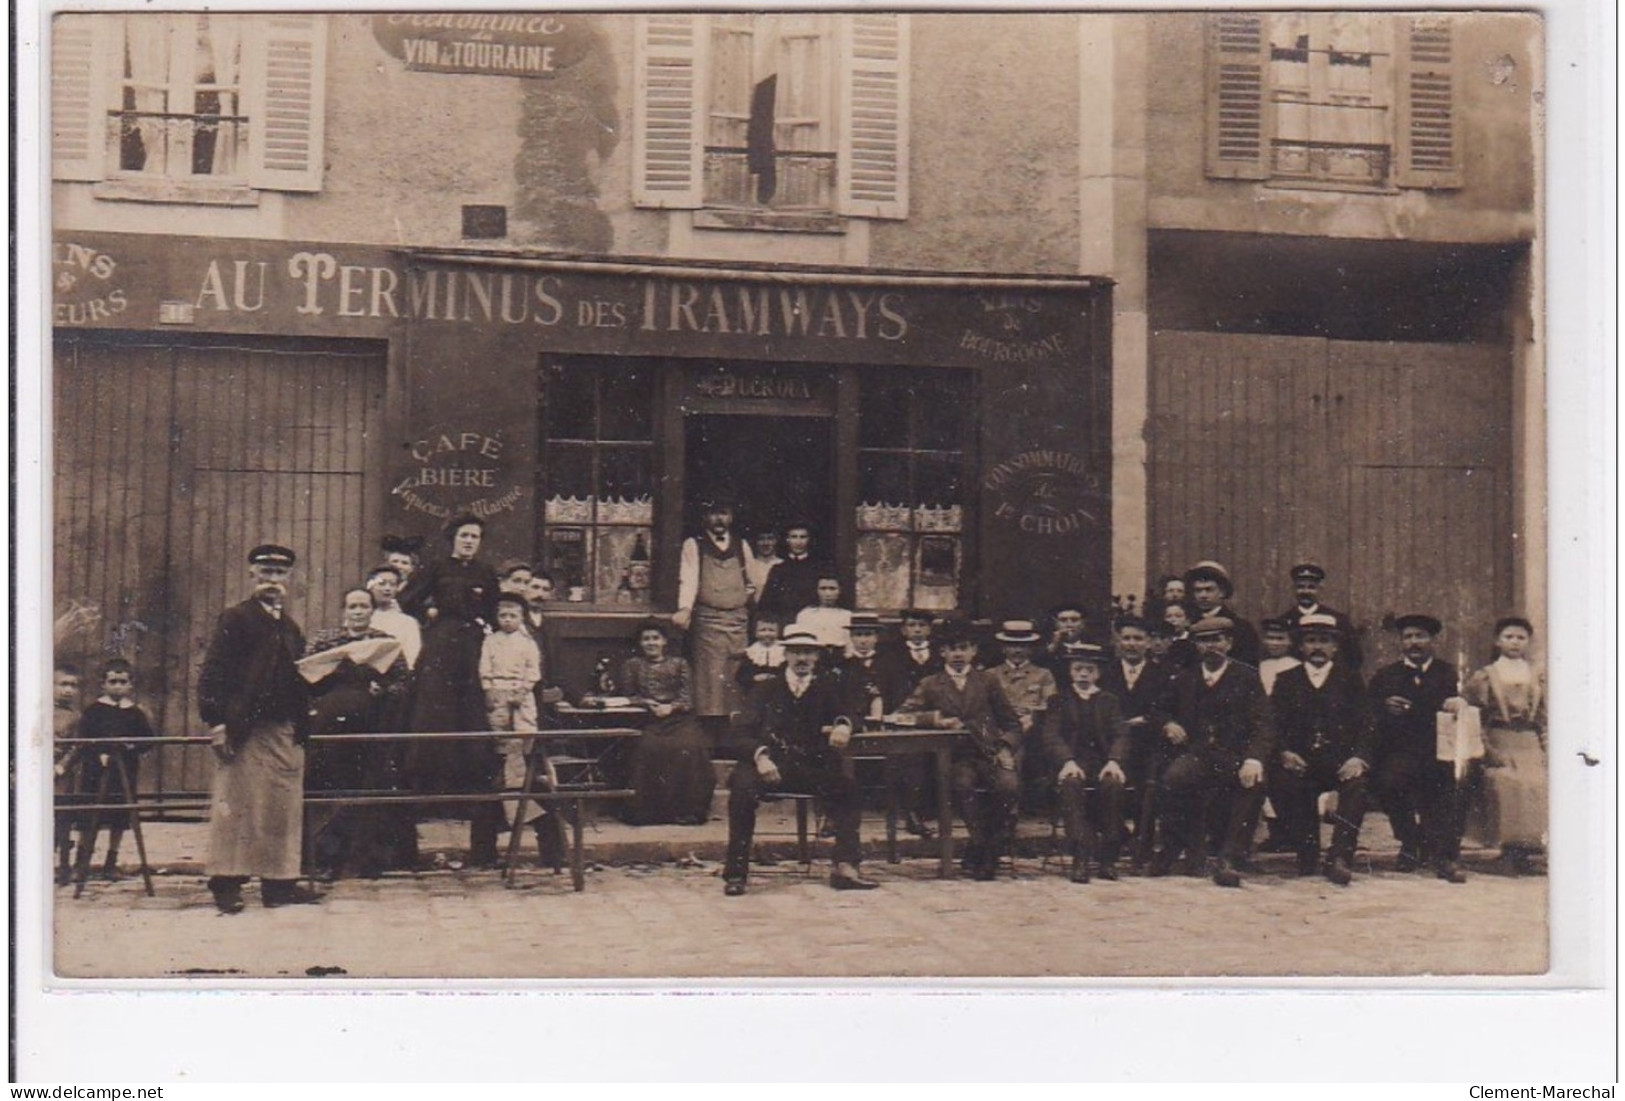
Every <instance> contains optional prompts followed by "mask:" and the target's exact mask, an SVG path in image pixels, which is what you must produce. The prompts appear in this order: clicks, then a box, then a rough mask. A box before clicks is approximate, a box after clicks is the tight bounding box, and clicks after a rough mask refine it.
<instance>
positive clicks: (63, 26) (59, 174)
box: [51, 14, 115, 180]
mask: <svg viewBox="0 0 1625 1101" xmlns="http://www.w3.org/2000/svg"><path fill="white" fill-rule="evenodd" d="M113 18H115V17H113V16H109V15H105V14H62V15H58V16H56V18H55V19H53V20H52V21H51V177H52V179H57V180H99V179H101V178H102V175H103V170H102V165H103V160H104V156H103V155H104V152H105V150H106V147H107V109H108V106H109V101H108V95H107V82H106V81H105V80H104V79H102V78H103V74H104V70H105V65H104V64H103V61H104V58H103V56H102V51H101V39H102V38H103V37H104V36H103V35H102V34H101V33H100V31H99V30H98V28H100V27H101V26H102V25H104V24H105V23H106V22H107V21H108V20H110V19H113Z"/></svg>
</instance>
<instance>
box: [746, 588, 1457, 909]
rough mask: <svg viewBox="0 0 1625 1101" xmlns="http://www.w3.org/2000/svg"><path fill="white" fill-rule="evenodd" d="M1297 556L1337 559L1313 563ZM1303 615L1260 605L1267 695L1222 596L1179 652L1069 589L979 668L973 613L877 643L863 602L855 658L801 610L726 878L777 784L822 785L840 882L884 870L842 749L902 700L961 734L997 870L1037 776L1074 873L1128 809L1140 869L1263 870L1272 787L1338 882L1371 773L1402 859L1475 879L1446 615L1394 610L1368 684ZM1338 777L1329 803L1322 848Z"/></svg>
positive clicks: (1406, 864) (1119, 847)
mask: <svg viewBox="0 0 1625 1101" xmlns="http://www.w3.org/2000/svg"><path fill="white" fill-rule="evenodd" d="M1215 569H1216V570H1218V571H1219V572H1220V573H1221V574H1222V567H1218V566H1217V565H1216V564H1214V563H1203V564H1200V565H1199V566H1198V567H1196V568H1195V569H1194V570H1193V571H1192V573H1191V574H1188V575H1187V576H1186V581H1187V583H1188V584H1192V585H1196V584H1202V583H1205V582H1206V581H1208V580H1211V577H1210V574H1211V573H1212V571H1213V570H1215ZM1204 571H1206V572H1204ZM1300 571H1303V572H1305V573H1310V572H1318V573H1320V575H1321V576H1324V573H1323V571H1319V570H1318V567H1314V566H1303V567H1298V568H1296V569H1295V570H1294V574H1295V576H1296V575H1297V574H1298V573H1299V572H1300ZM1222 580H1223V581H1225V582H1228V577H1227V576H1224V577H1223V578H1222ZM1299 611H1300V614H1298V615H1296V616H1295V617H1292V619H1291V620H1290V621H1289V620H1286V619H1282V620H1275V621H1266V622H1265V625H1264V626H1265V641H1266V642H1270V641H1272V636H1273V641H1275V642H1276V645H1275V646H1274V647H1273V648H1271V649H1268V650H1266V651H1265V652H1267V653H1269V654H1271V655H1272V656H1271V657H1267V658H1265V659H1264V660H1263V661H1262V662H1261V664H1264V665H1265V666H1266V667H1267V674H1268V678H1267V679H1268V680H1269V681H1270V687H1269V689H1268V691H1266V687H1265V679H1266V677H1264V676H1261V674H1260V669H1259V667H1258V666H1257V665H1254V664H1249V663H1246V662H1243V661H1242V660H1240V658H1239V657H1237V656H1235V654H1234V652H1233V651H1234V649H1235V647H1236V644H1237V639H1238V637H1240V636H1243V635H1248V636H1250V638H1251V639H1252V640H1254V641H1256V640H1257V639H1258V634H1257V633H1256V632H1255V631H1254V630H1253V628H1252V627H1251V626H1250V625H1249V624H1247V623H1246V622H1245V621H1244V620H1240V619H1239V617H1237V616H1235V614H1234V613H1233V612H1230V610H1229V609H1227V608H1224V607H1217V608H1206V609H1202V612H1201V615H1200V618H1198V619H1197V620H1196V621H1195V622H1194V623H1193V624H1191V626H1190V628H1189V631H1188V637H1189V643H1188V647H1189V649H1188V651H1187V653H1188V656H1181V654H1180V653H1178V652H1174V653H1169V652H1168V650H1167V648H1166V645H1165V643H1166V641H1167V632H1166V631H1164V630H1162V629H1161V627H1162V624H1161V623H1160V622H1158V623H1155V624H1153V623H1152V622H1149V621H1148V620H1147V619H1145V618H1142V617H1140V616H1139V615H1135V614H1132V613H1129V612H1120V613H1119V614H1117V615H1115V616H1114V617H1113V621H1112V624H1111V630H1110V638H1109V644H1108V643H1107V642H1106V641H1105V640H1103V641H1094V640H1091V639H1090V638H1088V637H1087V635H1086V631H1085V623H1086V619H1087V617H1086V614H1085V609H1083V608H1081V607H1079V606H1077V605H1063V606H1060V607H1058V608H1056V609H1053V610H1052V613H1051V617H1052V619H1053V621H1054V624H1055V630H1054V632H1053V633H1052V634H1051V636H1050V637H1049V639H1048V640H1046V639H1045V638H1044V637H1043V636H1042V635H1040V634H1039V633H1038V632H1037V630H1036V629H1035V625H1034V623H1032V622H1031V621H1023V620H1011V621H1006V622H1004V623H1003V624H1002V629H1001V630H999V632H998V633H997V634H996V635H995V636H994V638H995V641H996V642H997V643H998V644H999V645H1000V646H1001V647H1002V651H1003V653H1002V657H1003V660H1002V661H999V662H995V663H986V664H985V665H982V664H979V663H978V661H977V657H978V653H979V650H980V646H979V642H978V639H977V638H976V636H975V634H974V633H973V631H972V629H971V627H970V625H968V624H965V623H962V622H957V621H943V622H941V623H935V624H934V622H933V617H932V616H931V614H930V613H927V612H918V611H910V612H907V613H905V614H904V616H903V619H902V623H901V627H900V635H901V637H900V638H899V639H897V640H895V641H894V642H892V643H890V644H889V645H881V644H880V642H879V639H880V633H881V625H880V622H879V620H878V618H877V617H874V616H870V615H866V614H864V613H854V614H853V616H852V619H851V625H850V635H851V641H850V645H849V646H848V647H847V649H846V651H845V653H844V654H842V655H837V654H834V653H832V652H831V651H830V650H829V649H828V648H827V646H826V640H824V639H822V638H821V637H820V636H819V635H818V634H817V633H816V632H814V631H811V630H808V629H806V628H803V627H798V626H794V625H792V626H791V627H790V628H789V629H788V630H786V632H785V634H784V636H783V638H782V640H781V645H782V647H783V653H784V659H785V660H784V664H783V666H782V672H776V673H772V674H768V675H762V676H759V677H758V678H757V679H756V681H755V682H754V684H753V685H752V687H751V689H750V691H749V693H748V696H747V700H746V703H745V706H744V708H743V710H742V711H741V713H740V714H739V716H738V717H737V718H736V721H735V722H734V724H733V734H734V737H735V740H736V743H737V745H738V748H739V754H740V755H739V767H736V768H735V769H734V772H733V776H732V780H731V782H730V794H729V811H728V817H729V842H728V855H727V862H726V864H725V867H724V873H723V875H724V882H725V893H726V894H728V895H730V896H734V895H739V894H743V893H744V892H745V889H746V882H747V877H748V871H749V853H750V842H751V835H752V831H753V828H754V819H755V809H756V805H757V803H758V801H759V799H760V797H761V795H762V794H763V792H764V791H767V790H778V791H795V792H804V793H807V794H812V795H816V796H818V797H820V799H821V800H822V802H823V804H824V806H825V809H826V812H827V815H828V819H829V821H830V822H831V824H832V825H833V828H834V833H835V852H834V858H835V867H834V870H833V872H832V874H831V877H830V883H831V886H833V887H835V888H837V889H843V890H853V889H859V890H861V889H870V888H873V887H874V886H876V883H875V882H874V881H873V880H872V879H869V878H866V877H865V876H864V875H863V874H862V872H861V871H860V869H859V866H858V865H859V848H858V837H857V830H858V815H859V792H858V787H857V783H856V780H855V779H854V778H853V775H852V769H851V768H850V766H849V765H848V764H847V763H846V762H845V760H844V756H845V752H844V751H845V747H846V745H847V743H848V741H849V740H850V738H851V736H852V733H853V731H854V729H855V728H856V727H859V726H861V725H862V724H864V723H866V722H870V721H873V720H876V719H878V718H880V717H881V716H882V715H896V714H901V715H903V716H908V717H910V719H911V720H912V721H916V722H929V723H933V724H935V725H939V726H942V727H947V728H952V729H956V730H960V731H962V732H963V735H964V736H963V738H962V739H960V741H959V744H958V746H957V748H956V749H955V751H954V755H953V770H952V777H951V782H952V789H953V799H954V805H955V809H956V811H957V813H958V814H959V815H960V816H961V817H962V819H963V820H964V822H965V824H966V827H967V829H968V832H969V835H970V840H969V845H968V847H967V849H966V851H965V856H964V860H963V865H964V868H965V870H966V871H967V872H969V873H970V874H971V875H972V876H973V878H975V879H978V880H988V879H992V878H994V876H995V872H996V869H997V866H998V861H999V858H1000V855H1001V854H1002V853H1004V852H1006V851H1008V849H1009V848H1010V847H1011V844H1012V841H1013V831H1014V829H1015V822H1016V812H1017V807H1018V801H1019V800H1020V798H1021V795H1022V776H1023V774H1024V773H1025V774H1028V775H1030V776H1033V777H1035V778H1036V779H1037V781H1038V784H1039V786H1041V787H1043V788H1047V789H1048V790H1049V791H1051V792H1054V793H1055V794H1056V795H1057V796H1058V805H1059V811H1060V817H1061V820H1062V822H1063V824H1064V829H1065V836H1066V839H1067V844H1068V846H1069V849H1070V858H1071V862H1070V877H1071V880H1072V881H1073V882H1075V883H1088V882H1089V881H1090V878H1091V876H1097V877H1099V878H1101V879H1107V880H1115V879H1117V878H1118V874H1119V869H1118V862H1119V858H1120V856H1121V854H1122V851H1123V848H1124V846H1125V842H1126V841H1127V840H1128V824H1129V823H1130V822H1131V821H1132V822H1133V825H1134V829H1135V837H1134V842H1135V843H1134V847H1133V848H1134V851H1133V854H1132V856H1133V865H1134V867H1135V868H1136V869H1137V870H1140V871H1143V872H1144V873H1145V874H1149V875H1153V876H1157V875H1167V874H1169V873H1170V871H1172V870H1173V868H1174V867H1175V866H1176V864H1178V863H1180V862H1181V859H1182V860H1183V865H1184V870H1185V871H1186V872H1187V873H1188V874H1192V875H1204V876H1205V875H1211V877H1212V879H1213V882H1215V883H1216V884H1218V885H1219V886H1222V887H1237V886H1239V885H1240V884H1241V873H1242V872H1243V871H1247V870H1249V869H1251V868H1253V867H1254V866H1253V865H1252V863H1251V855H1252V845H1253V838H1254V835H1255V833H1256V832H1257V827H1258V824H1259V820H1260V816H1261V812H1262V811H1263V809H1264V804H1265V800H1266V797H1267V798H1268V801H1269V804H1270V806H1271V807H1272V808H1273V811H1274V815H1275V821H1274V822H1272V835H1273V836H1275V837H1276V841H1275V845H1276V847H1278V848H1285V849H1288V850H1290V851H1292V852H1294V853H1295V854H1296V857H1297V871H1298V873H1299V874H1300V875H1312V874H1316V873H1319V874H1323V875H1324V876H1325V877H1326V878H1327V879H1328V880H1330V881H1331V882H1332V883H1335V884H1338V885H1340V886H1341V885H1347V884H1349V883H1350V882H1351V881H1352V879H1353V858H1354V853H1355V847H1356V845H1357V843H1358V840H1359V832H1360V827H1361V822H1362V819H1363V817H1364V813H1365V809H1366V803H1367V799H1368V796H1369V794H1370V793H1371V791H1372V789H1373V788H1374V790H1375V794H1376V795H1377V796H1378V797H1379V798H1380V801H1381V804H1382V807H1383V809H1384V810H1385V811H1386V812H1387V814H1388V816H1389V819H1390V821H1391V823H1392V825H1393V829H1394V833H1395V836H1396V838H1397V839H1398V840H1399V842H1400V845H1401V850H1400V855H1399V862H1398V867H1399V869H1400V870H1402V871H1411V870H1415V869H1416V868H1418V867H1420V866H1422V865H1423V864H1425V863H1427V864H1431V865H1432V867H1433V869H1434V871H1435V872H1436V874H1437V875H1438V876H1439V878H1441V879H1443V880H1446V881H1447V882H1451V883H1461V882H1464V881H1465V877H1464V875H1463V874H1462V872H1461V870H1460V868H1459V865H1458V860H1459V855H1460V846H1461V837H1462V832H1463V827H1464V824H1465V810H1464V805H1463V803H1464V800H1463V798H1462V795H1461V792H1460V785H1459V783H1458V781H1457V778H1456V776H1455V774H1454V773H1453V771H1452V766H1451V764H1450V763H1449V762H1440V761H1437V760H1436V759H1435V749H1436V742H1435V721H1434V716H1435V714H1436V713H1437V712H1439V711H1440V710H1445V709H1448V706H1447V705H1448V703H1449V701H1450V700H1451V699H1452V698H1453V697H1454V696H1455V694H1456V689H1457V680H1456V671H1455V669H1454V667H1453V666H1451V665H1449V664H1448V663H1446V662H1443V661H1441V660H1438V659H1436V657H1435V655H1434V648H1435V640H1436V638H1437V636H1438V635H1439V633H1440V631H1441V629H1442V628H1441V624H1440V623H1439V621H1438V620H1437V619H1436V618H1434V617H1432V616H1430V615H1426V614H1411V615H1405V616H1400V617H1398V618H1397V619H1396V620H1395V621H1394V623H1393V625H1392V626H1393V629H1394V630H1395V631H1397V632H1398V633H1399V636H1400V637H1399V642H1400V649H1401V653H1402V655H1403V656H1402V659H1401V660H1400V661H1398V662H1395V663H1393V664H1392V665H1391V666H1388V667H1386V668H1384V669H1382V670H1380V671H1379V672H1378V673H1377V674H1376V675H1375V676H1374V677H1373V678H1372V681H1371V685H1370V687H1369V689H1368V687H1367V685H1366V683H1365V682H1364V680H1363V679H1362V677H1361V674H1360V670H1359V668H1358V659H1357V658H1356V659H1355V660H1353V661H1351V660H1349V659H1348V658H1347V657H1346V654H1347V652H1348V648H1349V647H1350V646H1351V645H1352V644H1353V643H1354V641H1355V640H1354V639H1352V638H1350V637H1349V633H1350V629H1349V626H1348V619H1347V617H1346V616H1344V615H1342V614H1341V613H1337V612H1334V611H1332V610H1330V609H1326V608H1322V607H1319V606H1318V605H1315V606H1313V607H1312V610H1306V609H1304V608H1300V609H1299ZM934 627H935V632H934V631H933V628H934ZM1159 636H1160V643H1161V644H1159ZM1154 650H1155V651H1161V652H1162V653H1161V655H1160V656H1159V655H1158V654H1157V653H1155V652H1154ZM1285 650H1290V651H1291V654H1290V655H1288V654H1283V653H1282V651H1285ZM1283 659H1284V660H1283ZM920 786H921V785H914V790H913V791H912V792H910V791H905V792H904V798H905V799H914V798H915V797H916V796H917V794H918V792H919V789H920ZM1131 791H1132V792H1134V793H1135V794H1136V795H1137V798H1136V799H1135V800H1134V806H1133V807H1130V806H1129V805H1128V796H1129V793H1130V792H1131ZM1327 793H1335V795H1336V801H1335V808H1336V809H1335V811H1334V812H1332V823H1333V829H1332V836H1331V843H1330V847H1329V848H1328V849H1327V850H1326V851H1325V852H1324V853H1323V852H1322V849H1321V822H1322V815H1321V812H1320V802H1321V797H1322V796H1323V795H1325V794H1327ZM908 809H909V810H910V811H911V812H912V811H916V810H923V806H920V805H919V804H918V803H917V802H915V803H913V804H912V805H910V806H909V807H908ZM910 822H911V825H912V824H913V815H912V814H911V815H910ZM938 826H939V828H942V829H946V828H948V827H949V823H939V824H938Z"/></svg>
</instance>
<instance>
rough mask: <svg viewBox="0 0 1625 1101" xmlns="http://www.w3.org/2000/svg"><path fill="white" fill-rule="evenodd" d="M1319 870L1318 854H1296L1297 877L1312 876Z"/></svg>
mask: <svg viewBox="0 0 1625 1101" xmlns="http://www.w3.org/2000/svg"><path fill="white" fill-rule="evenodd" d="M1319 870H1320V854H1319V853H1299V854H1298V874H1299V875H1314V874H1315V873H1316V872H1317V871H1319Z"/></svg>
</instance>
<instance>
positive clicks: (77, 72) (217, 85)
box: [51, 12, 326, 202]
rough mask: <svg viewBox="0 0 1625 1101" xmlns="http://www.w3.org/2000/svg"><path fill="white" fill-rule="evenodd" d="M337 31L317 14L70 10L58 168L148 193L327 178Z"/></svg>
mask: <svg viewBox="0 0 1625 1101" xmlns="http://www.w3.org/2000/svg"><path fill="white" fill-rule="evenodd" d="M325 43H326V38H325V28H324V25H323V23H322V20H321V19H320V18H319V17H316V16H312V15H307V14H296V13H284V14H275V15H260V16H246V15H222V14H218V13H202V12H199V13H184V14H180V13H168V14H159V13H141V14H113V13H108V14H92V13H85V14H64V15H59V16H57V17H56V19H55V21H54V23H53V28H52V51H51V64H52V73H51V112H52V117H51V136H52V168H53V176H54V177H55V178H56V179H59V180H88V181H94V182H97V183H98V184H100V185H101V186H100V187H99V188H98V190H97V194H98V195H100V196H102V197H107V198H132V199H142V200H148V201H165V200H170V201H176V202H252V201H253V189H256V188H263V189H270V190H285V191H314V190H317V189H318V188H319V187H320V186H321V169H322V156H321V144H322V90H323V81H322V69H323V59H324V53H325Z"/></svg>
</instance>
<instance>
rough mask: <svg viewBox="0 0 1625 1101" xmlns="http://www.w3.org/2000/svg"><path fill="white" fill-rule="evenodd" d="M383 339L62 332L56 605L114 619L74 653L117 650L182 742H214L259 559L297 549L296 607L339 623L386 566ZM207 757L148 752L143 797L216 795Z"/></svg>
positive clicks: (309, 623) (89, 661)
mask: <svg viewBox="0 0 1625 1101" xmlns="http://www.w3.org/2000/svg"><path fill="white" fill-rule="evenodd" d="M384 393H385V356H384V351H383V348H382V346H380V345H376V344H370V343H344V344H316V343H310V342H299V341H287V340H264V341H247V340H232V341H224V340H223V341H221V342H216V343H211V342H197V343H176V342H174V341H161V340H159V339H158V338H155V337H151V336H146V335H140V336H129V337H124V338H96V339H78V338H69V337H59V339H58V340H57V342H56V345H55V359H54V364H53V398H54V406H53V422H54V430H55V441H54V444H55V447H54V470H53V486H54V529H55V530H54V539H53V547H54V560H53V565H52V578H53V588H54V593H53V596H54V600H55V603H56V606H57V610H58V613H59V614H60V613H61V611H62V610H63V609H64V608H67V607H69V606H70V605H71V604H74V603H78V604H82V605H87V606H91V607H94V608H96V609H97V610H98V611H99V613H100V618H99V621H98V622H97V623H96V624H95V626H94V627H92V628H91V629H90V630H89V631H87V632H85V633H81V634H78V635H76V636H74V637H73V638H70V639H68V640H67V641H66V642H65V643H64V645H63V647H62V651H63V652H62V653H60V654H59V655H58V656H59V658H66V659H68V660H73V661H76V662H77V663H79V664H81V665H82V666H83V668H84V671H85V686H86V687H85V696H86V698H87V700H88V699H89V698H93V696H94V686H95V683H96V676H97V669H98V668H99V666H100V663H101V662H102V661H103V660H104V659H105V658H107V657H109V656H113V655H119V656H123V657H125V658H128V659H130V660H131V661H133V662H134V663H135V666H136V684H137V695H138V698H139V700H140V702H141V703H142V704H143V706H145V707H146V708H147V709H148V712H149V714H151V715H152V717H153V720H154V724H155V726H157V727H158V728H159V730H160V732H161V733H163V734H166V735H181V734H195V733H198V732H199V725H200V720H199V718H198V714H197V699H196V683H197V671H198V665H199V662H200V661H201V660H202V656H203V651H204V648H205V646H206V645H207V643H208V638H209V634H210V632H211V630H212V627H213V624H214V621H215V617H216V616H218V614H219V613H220V611H221V610H222V609H223V608H225V607H226V606H227V605H229V604H232V603H235V602H237V601H240V600H242V599H243V598H244V597H245V595H246V586H247V565H246V556H247V552H248V550H249V549H250V548H251V547H253V546H254V545H256V544H258V543H261V542H276V543H282V544H285V545H286V546H289V547H291V548H293V549H294V550H295V551H296V552H297V553H298V554H299V559H300V561H299V567H298V569H297V571H296V574H295V579H294V586H293V589H292V591H291V594H290V611H291V613H292V615H293V617H294V618H295V619H296V620H297V621H298V622H299V624H300V625H301V626H302V627H303V628H304V629H305V632H306V634H307V635H309V634H310V633H311V632H313V631H315V630H316V629H318V628H320V627H323V626H332V625H336V624H337V622H338V609H339V602H340V597H341V594H342V592H343V590H344V589H346V588H348V587H350V586H353V585H355V584H357V583H358V582H359V580H360V577H361V574H362V571H363V570H364V569H365V567H366V566H367V565H369V564H370V563H371V562H372V560H373V559H374V557H375V556H376V550H377V539H378V534H379V533H378V524H379V523H380V517H381V513H382V501H381V499H380V498H381V495H382V493H383V491H384V489H385V488H387V487H385V486H383V485H382V481H381V479H379V478H377V477H369V475H372V474H374V473H375V472H377V471H379V470H380V469H381V461H380V460H381V454H380V449H381V446H382V442H383V440H382V436H383V413H384ZM207 756H208V755H207V752H206V751H205V750H202V749H195V748H192V747H187V748H186V749H185V750H166V751H165V752H162V753H159V754H155V755H154V756H153V757H149V758H148V761H149V764H148V765H147V766H146V767H145V769H144V772H143V777H142V786H143V787H144V788H149V789H158V790H166V791H177V790H188V791H197V790H204V789H206V788H207V786H208V777H209V764H208V760H207Z"/></svg>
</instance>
